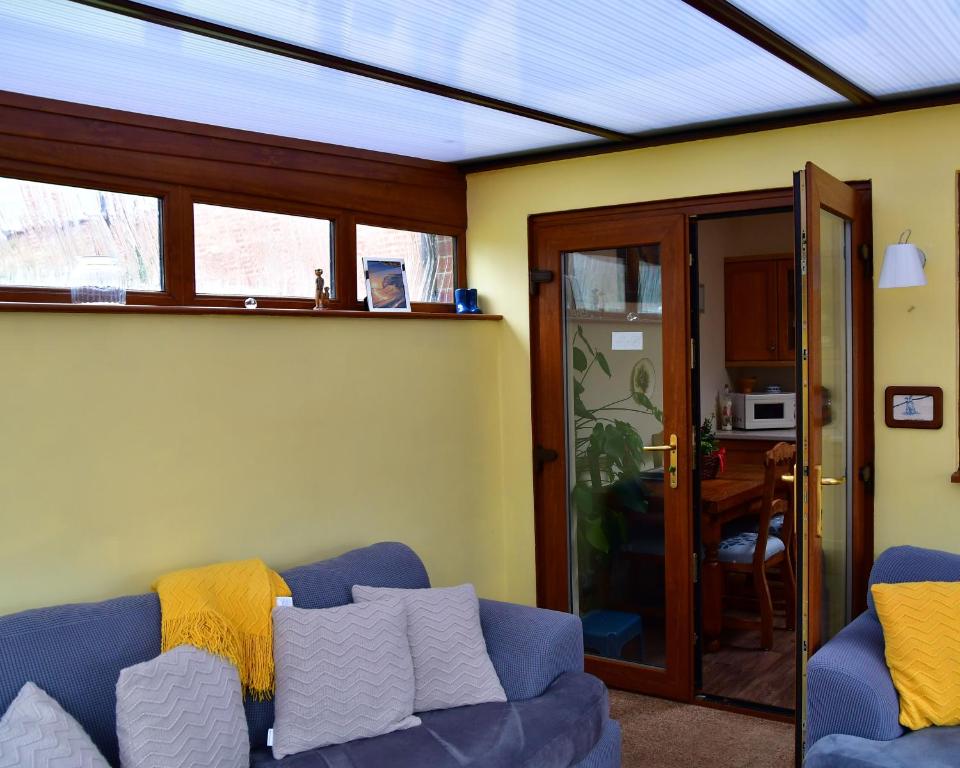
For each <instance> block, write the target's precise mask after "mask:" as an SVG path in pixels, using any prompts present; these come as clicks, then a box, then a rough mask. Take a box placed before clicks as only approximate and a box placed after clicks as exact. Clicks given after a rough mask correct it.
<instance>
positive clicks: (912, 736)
mask: <svg viewBox="0 0 960 768" xmlns="http://www.w3.org/2000/svg"><path fill="white" fill-rule="evenodd" d="M957 765H960V726H953V727H949V728H938V727H933V728H924V729H923V730H922V731H913V732H912V733H908V734H906V735H905V736H901V737H900V738H899V739H893V740H892V741H874V740H873V739H864V738H861V737H859V736H848V735H846V734H839V733H834V734H831V735H829V736H824V737H823V738H822V739H820V741H818V742H817V743H816V744H814V745H813V747H811V748H810V750H809V751H808V752H807V757H806V759H805V760H804V761H803V767H804V768H917V767H918V766H923V768H956V766H957Z"/></svg>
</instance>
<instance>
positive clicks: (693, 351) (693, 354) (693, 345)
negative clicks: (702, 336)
mask: <svg viewBox="0 0 960 768" xmlns="http://www.w3.org/2000/svg"><path fill="white" fill-rule="evenodd" d="M696 367H697V342H696V341H695V340H694V339H690V370H691V371H692V370H693V369H694V368H696Z"/></svg>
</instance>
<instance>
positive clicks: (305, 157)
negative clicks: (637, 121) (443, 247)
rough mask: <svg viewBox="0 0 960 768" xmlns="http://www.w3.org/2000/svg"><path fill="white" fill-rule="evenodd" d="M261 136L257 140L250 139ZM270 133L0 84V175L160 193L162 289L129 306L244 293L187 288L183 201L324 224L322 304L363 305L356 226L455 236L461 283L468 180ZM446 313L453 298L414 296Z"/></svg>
mask: <svg viewBox="0 0 960 768" xmlns="http://www.w3.org/2000/svg"><path fill="white" fill-rule="evenodd" d="M260 140H263V141H264V142H265V143H259V141H260ZM395 160H396V158H394V157H393V156H390V155H383V154H377V153H369V152H363V151H353V150H349V151H348V150H343V149H342V148H337V147H333V148H331V147H330V146H328V145H323V144H311V143H310V142H301V141H293V140H291V141H287V140H284V139H280V138H279V137H263V136H260V135H259V134H252V133H244V132H239V131H231V130H229V129H209V128H207V127H204V126H198V125H194V124H192V123H185V122H179V121H171V120H165V119H163V118H153V117H145V116H140V115H131V114H128V113H122V112H116V111H113V110H104V109H99V108H95V107H83V106H80V105H71V104H66V103H64V102H58V101H51V100H46V99H35V98H32V97H28V96H22V95H18V94H9V93H5V92H0V176H9V177H13V178H22V179H26V180H32V181H40V182H46V183H53V184H65V185H72V186H85V187H92V188H96V189H104V190H110V191H116V192H127V193H131V194H140V195H149V196H155V197H158V198H159V199H160V200H161V210H162V223H161V226H162V249H163V253H162V259H163V287H162V290H161V291H159V292H156V293H143V292H131V293H129V294H128V298H127V301H128V303H129V304H143V305H151V306H157V305H163V306H191V305H195V306H203V307H217V306H219V307H236V308H242V307H243V302H244V300H245V298H246V297H244V296H207V295H197V293H196V285H195V278H194V268H193V259H194V234H193V205H194V203H195V202H197V203H208V204H212V205H220V206H228V207H237V208H248V209H252V210H262V211H272V212H276V213H286V214H293V215H301V216H312V217H317V218H325V219H330V220H331V221H333V222H334V243H333V245H334V248H333V261H334V263H333V265H332V271H333V276H332V280H331V285H333V286H334V287H335V288H336V291H335V292H334V297H333V300H332V301H331V304H330V308H331V309H332V310H349V311H364V310H365V307H363V306H361V305H360V303H359V301H358V299H357V296H356V288H355V286H354V287H351V285H352V284H351V280H350V278H351V276H352V275H353V274H354V270H355V267H353V269H351V267H352V265H353V264H354V263H355V261H356V241H355V237H354V231H353V227H354V225H355V223H357V222H361V223H375V224H381V225H386V226H392V227H396V228H400V229H408V230H413V231H420V232H437V233H440V234H449V235H451V236H453V237H455V238H456V239H457V253H456V257H455V268H456V274H455V276H454V283H455V285H454V287H461V286H462V285H463V284H464V283H465V281H466V256H465V253H466V251H465V240H466V220H467V213H466V181H465V179H464V177H463V175H462V174H461V173H460V172H459V171H458V170H457V169H456V168H455V167H454V166H452V165H445V164H442V163H431V162H423V161H412V162H408V161H407V160H406V159H402V158H401V159H400V160H399V161H398V162H394V161H395ZM254 296H255V297H256V298H257V300H258V303H259V305H260V307H261V309H267V308H273V309H292V310H296V309H301V310H308V309H312V307H313V300H312V299H308V298H296V297H261V296H256V294H255V293H254ZM0 301H23V302H28V303H32V304H35V305H47V304H51V303H66V302H69V301H70V296H69V291H66V290H56V289H43V288H29V287H2V288H0ZM413 308H414V310H415V311H419V312H424V313H433V312H437V313H440V314H443V313H451V312H453V310H454V305H453V304H452V303H448V304H436V305H431V304H417V303H415V304H414V307H413Z"/></svg>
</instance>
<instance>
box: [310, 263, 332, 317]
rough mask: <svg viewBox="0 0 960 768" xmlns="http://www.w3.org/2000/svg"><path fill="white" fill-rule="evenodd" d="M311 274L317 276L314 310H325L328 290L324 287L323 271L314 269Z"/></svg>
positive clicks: (328, 298) (328, 299)
mask: <svg viewBox="0 0 960 768" xmlns="http://www.w3.org/2000/svg"><path fill="white" fill-rule="evenodd" d="M313 274H315V275H316V276H317V291H316V302H317V303H316V305H315V306H314V309H326V308H327V302H328V301H330V289H329V288H326V287H325V286H324V279H323V270H322V269H315V270H313Z"/></svg>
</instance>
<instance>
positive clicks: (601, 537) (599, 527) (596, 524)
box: [583, 518, 610, 554]
mask: <svg viewBox="0 0 960 768" xmlns="http://www.w3.org/2000/svg"><path fill="white" fill-rule="evenodd" d="M583 533H584V535H585V536H586V537H587V541H588V542H590V546H591V547H593V548H594V549H599V550H600V551H601V552H603V553H604V554H607V553H608V552H609V551H610V542H609V540H608V539H607V534H606V532H605V531H604V530H603V523H602V522H601V521H600V519H599V518H597V519H595V520H589V521H587V523H586V525H585V527H584V531H583Z"/></svg>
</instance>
